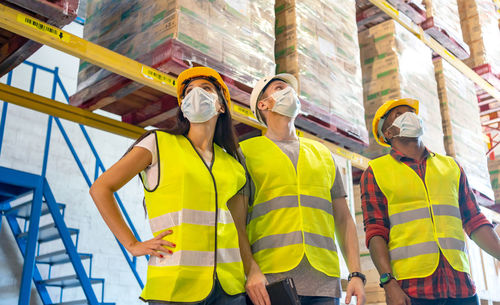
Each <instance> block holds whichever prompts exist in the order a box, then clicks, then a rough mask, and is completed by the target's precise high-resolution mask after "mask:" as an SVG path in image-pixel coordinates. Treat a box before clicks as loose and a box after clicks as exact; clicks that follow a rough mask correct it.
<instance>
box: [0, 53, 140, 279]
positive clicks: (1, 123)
mask: <svg viewBox="0 0 500 305" xmlns="http://www.w3.org/2000/svg"><path fill="white" fill-rule="evenodd" d="M24 64H26V65H28V66H31V67H32V69H33V70H32V71H33V72H32V74H31V82H30V92H31V93H33V91H34V88H35V79H36V72H37V70H38V69H39V70H41V71H45V72H48V73H51V74H53V75H54V81H53V86H52V92H51V98H52V99H55V95H56V91H57V88H59V89H60V90H61V92H62V94H63V96H64V98H65V99H66V102H69V95H68V92H67V91H66V88H65V87H64V85H63V83H62V80H61V78H60V77H59V68H58V67H56V68H55V69H49V68H47V67H44V66H41V65H38V64H36V63H33V62H30V61H24ZM12 73H13V71H10V72H9V74H8V75H7V85H11V82H12ZM7 105H8V104H7V103H6V102H4V103H3V107H2V116H1V118H0V154H1V148H2V140H3V134H4V131H5V121H6V116H7ZM52 120H54V122H55V123H56V125H57V127H58V129H59V131H60V132H61V134H62V136H63V138H64V141H65V142H66V145H67V146H68V148H69V150H70V152H71V154H72V156H73V159H74V160H75V162H76V164H77V166H78V168H79V170H80V172H81V174H82V176H83V177H84V179H85V182H86V183H87V185H88V187H90V186H91V185H92V181H91V180H90V175H89V174H88V173H87V171H86V170H85V168H84V167H83V164H82V162H81V160H80V158H79V157H78V154H77V152H76V150H75V148H74V146H73V144H72V142H71V140H70V137H69V136H68V134H67V133H66V130H65V129H64V126H63V125H62V123H61V121H60V119H59V118H57V117H52V116H49V120H48V123H47V124H48V125H47V130H48V131H49V130H50V129H51V126H52ZM79 126H80V130H81V131H82V133H83V135H84V137H85V140H86V142H87V144H88V145H89V147H90V149H91V151H92V154H93V156H94V158H95V160H96V164H95V167H94V175H93V178H94V180H95V179H96V178H97V177H98V176H99V171H100V172H104V171H106V168H105V167H104V165H103V163H102V160H101V158H100V157H99V154H98V153H97V150H96V148H95V146H94V144H93V143H92V140H91V139H90V136H89V134H88V132H87V130H86V128H85V126H83V125H81V124H79ZM49 145H50V134H49V133H47V138H46V146H45V154H44V164H43V166H42V173H43V174H44V173H45V170H46V169H45V168H46V159H47V156H48V151H49ZM42 176H45V175H42ZM114 197H115V199H116V201H117V203H118V206H119V207H120V210H121V212H122V214H123V216H124V218H125V220H126V222H127V224H128V226H129V227H130V229H131V231H132V233H133V234H134V236H135V238H136V239H137V240H138V241H141V239H140V237H139V234H138V233H137V230H136V229H135V226H134V224H133V223H132V220H131V218H130V217H129V215H128V213H127V211H126V209H125V206H124V205H123V202H122V200H121V198H120V196H119V195H118V194H117V193H114ZM116 241H117V242H118V245H119V246H120V250H121V251H122V253H123V255H124V257H125V260H126V261H127V263H128V265H129V267H130V270H131V271H132V273H133V275H134V277H135V278H136V280H137V283H138V284H139V286H140V287H141V289H142V288H144V284H143V282H142V279H141V277H140V276H139V273H138V272H137V268H136V267H137V258H136V257H133V256H132V257H131V256H130V255H129V254H128V252H127V250H126V249H125V247H124V246H123V245H122V244H121V243H120V242H119V241H118V240H116Z"/></svg>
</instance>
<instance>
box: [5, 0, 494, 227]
mask: <svg viewBox="0 0 500 305" xmlns="http://www.w3.org/2000/svg"><path fill="white" fill-rule="evenodd" d="M496 1H497V2H498V0H496ZM370 2H372V3H373V4H374V5H375V6H377V7H378V8H380V9H381V10H382V11H384V12H385V13H387V14H388V15H389V16H390V17H391V18H393V19H395V20H396V21H398V22H399V23H400V24H401V25H403V26H404V27H405V28H406V29H408V30H409V31H410V32H411V33H413V34H414V35H415V36H416V37H418V38H419V39H420V40H422V41H423V42H424V43H425V44H426V45H427V46H428V47H430V48H431V49H432V50H434V52H436V53H437V54H439V55H440V56H441V57H442V58H443V59H445V60H447V61H448V62H449V63H450V64H452V65H453V66H454V67H455V68H457V69H458V70H459V71H461V72H462V73H463V74H464V75H466V76H467V77H469V78H470V79H471V80H472V81H474V82H475V83H476V84H477V85H478V86H479V87H480V88H482V89H483V90H484V91H486V92H488V93H489V94H490V95H491V96H492V97H493V98H494V99H496V100H497V101H500V91H498V90H497V89H496V88H494V87H493V86H492V85H490V84H489V83H488V82H486V81H485V80H484V79H483V78H481V77H480V76H479V75H478V74H477V73H475V72H474V71H473V70H472V69H470V68H469V67H467V66H466V65H465V64H464V63H463V62H462V61H461V60H459V59H458V58H456V57H455V56H454V55H452V54H451V53H450V52H449V51H448V50H446V49H445V48H444V47H443V46H441V45H440V44H439V43H438V42H437V41H436V40H434V39H433V38H432V37H430V36H429V35H428V34H426V33H425V32H424V31H423V30H422V28H421V27H420V26H418V25H416V24H414V23H413V22H412V21H411V20H410V19H409V18H408V17H406V16H405V15H403V14H401V13H400V12H398V11H397V10H396V9H395V8H394V7H393V6H392V5H390V4H389V3H388V2H387V1H385V0H370ZM0 27H1V28H4V29H6V30H8V31H11V32H13V33H16V34H18V35H21V36H24V37H26V38H29V39H31V40H33V41H36V42H38V43H41V44H44V45H48V46H50V47H53V48H55V49H58V50H60V51H63V52H65V53H68V54H70V55H73V56H75V57H78V58H80V59H82V60H86V61H88V62H89V63H91V64H94V65H97V66H99V67H102V68H104V69H107V70H109V71H111V72H113V73H116V74H119V75H121V76H124V77H127V78H129V79H131V80H133V81H135V82H137V83H140V84H142V85H144V86H148V87H150V88H154V89H156V90H159V91H161V92H164V93H166V94H169V95H172V96H175V95H176V93H175V79H174V78H173V77H172V76H170V75H168V74H165V73H163V72H161V71H158V70H156V69H154V68H151V67H149V66H147V65H143V64H141V63H139V62H137V61H135V60H132V59H130V58H127V57H125V56H123V55H120V54H118V53H115V52H113V51H110V50H108V49H106V48H103V47H101V46H99V45H96V44H93V43H91V42H88V41H86V40H84V39H82V38H79V37H77V36H75V35H72V34H69V33H68V32H66V31H64V30H61V29H59V28H56V27H53V26H51V25H48V24H46V23H44V22H41V21H39V20H37V19H35V18H33V17H30V16H28V15H25V14H23V13H21V12H18V11H16V10H14V9H11V8H8V7H6V6H4V5H0ZM0 97H1V99H2V100H4V101H5V102H8V103H12V104H17V105H19V106H22V107H26V108H30V109H33V110H36V111H39V112H42V113H46V114H49V115H51V116H55V117H59V118H62V119H66V120H69V121H73V122H76V123H79V124H83V125H86V126H90V127H93V128H97V129H101V130H104V131H107V132H111V133H113V134H117V135H120V136H124V137H128V138H133V139H134V138H137V137H139V136H140V135H141V134H142V133H144V132H145V129H144V128H142V127H138V126H135V125H132V124H127V123H124V122H120V121H118V120H114V119H110V118H108V117H105V116H102V115H98V114H95V113H92V112H91V111H88V110H84V109H80V108H78V107H74V106H70V105H67V104H63V103H60V102H57V101H54V100H53V99H49V98H45V97H42V96H39V95H36V94H34V93H30V92H27V91H24V90H21V89H18V88H14V87H11V86H9V85H5V84H0ZM231 108H232V109H231V112H232V115H233V118H234V119H235V120H236V121H238V122H240V123H243V124H246V125H248V126H251V127H254V128H257V129H260V130H265V127H264V126H263V125H261V124H259V123H258V122H257V120H256V119H255V118H254V117H253V115H252V113H251V111H250V109H248V108H247V107H244V106H241V105H237V104H235V103H233V105H232V107H231ZM298 134H299V135H300V136H304V137H309V138H313V139H316V140H318V141H320V142H323V143H324V144H325V145H326V146H327V147H328V148H329V149H330V150H331V151H332V152H333V153H335V154H337V155H340V156H342V157H344V158H346V159H347V160H350V162H351V164H352V165H353V166H354V167H356V168H358V169H361V170H364V169H366V168H367V167H368V162H369V159H368V158H366V157H364V156H362V155H360V154H357V153H355V152H352V151H349V150H347V149H345V148H343V147H341V146H339V145H335V144H333V143H331V142H328V141H325V140H323V139H320V138H318V137H316V136H314V135H312V134H310V133H307V132H304V131H301V130H299V131H298ZM493 215H495V214H493ZM495 217H497V218H498V216H495ZM496 221H497V222H500V219H496Z"/></svg>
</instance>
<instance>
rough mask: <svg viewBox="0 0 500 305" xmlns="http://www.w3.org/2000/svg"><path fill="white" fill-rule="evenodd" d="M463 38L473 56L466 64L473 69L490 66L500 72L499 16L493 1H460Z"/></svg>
mask: <svg viewBox="0 0 500 305" xmlns="http://www.w3.org/2000/svg"><path fill="white" fill-rule="evenodd" d="M457 3H458V9H459V13H460V23H461V26H462V31H463V37H464V40H465V42H466V43H467V44H468V45H469V47H470V51H471V56H470V58H469V59H466V60H464V62H465V63H466V64H467V65H468V66H469V67H471V68H475V67H477V66H480V65H482V64H490V65H491V66H492V68H493V71H497V73H498V71H500V52H499V50H500V30H499V27H498V19H499V14H498V12H497V11H496V9H495V5H494V3H493V1H491V0H458V1H457Z"/></svg>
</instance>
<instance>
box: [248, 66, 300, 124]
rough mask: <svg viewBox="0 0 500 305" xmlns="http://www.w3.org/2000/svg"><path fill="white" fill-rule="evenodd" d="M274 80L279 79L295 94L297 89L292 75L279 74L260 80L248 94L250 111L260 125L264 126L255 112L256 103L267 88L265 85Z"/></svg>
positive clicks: (296, 82)
mask: <svg viewBox="0 0 500 305" xmlns="http://www.w3.org/2000/svg"><path fill="white" fill-rule="evenodd" d="M275 79H279V80H282V81H284V82H285V83H287V84H288V85H289V86H291V87H292V88H293V90H295V92H297V91H298V89H299V83H298V81H297V79H296V78H295V76H293V75H292V74H289V73H280V74H278V75H272V76H265V77H263V78H261V79H260V80H259V81H258V82H257V84H256V85H255V87H254V88H253V90H252V93H251V94H250V109H252V112H253V115H254V116H255V117H256V118H257V120H259V122H261V123H262V124H264V121H263V120H262V118H261V117H260V114H259V112H258V111H257V101H258V99H259V97H260V95H261V94H262V93H263V92H264V89H265V88H266V87H267V85H268V84H269V83H270V82H271V81H273V80H275ZM297 94H298V92H297Z"/></svg>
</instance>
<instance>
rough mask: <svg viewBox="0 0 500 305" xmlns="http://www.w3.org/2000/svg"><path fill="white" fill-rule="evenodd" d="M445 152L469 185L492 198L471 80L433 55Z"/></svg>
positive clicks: (484, 146) (484, 145)
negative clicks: (460, 167)
mask: <svg viewBox="0 0 500 305" xmlns="http://www.w3.org/2000/svg"><path fill="white" fill-rule="evenodd" d="M434 65H435V69H436V80H437V82H438V91H439V98H440V101H441V116H442V119H443V131H444V144H445V147H446V152H447V154H448V155H449V156H452V157H454V158H455V160H457V162H458V163H459V164H460V165H461V166H462V167H463V169H464V171H465V174H466V175H467V178H468V180H469V185H470V186H471V187H472V188H473V189H475V190H476V191H479V192H481V193H482V194H483V195H485V196H487V197H488V198H491V199H494V195H493V190H492V187H491V182H490V175H489V173H488V160H487V157H486V143H485V142H484V141H483V133H482V127H481V122H480V118H479V107H478V106H477V98H476V93H475V89H474V83H473V82H472V81H471V80H469V79H468V78H467V77H466V76H465V75H463V74H462V73H460V72H459V71H458V70H457V69H456V68H455V67H453V66H452V65H450V64H449V63H448V62H446V61H445V60H442V59H435V60H434Z"/></svg>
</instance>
